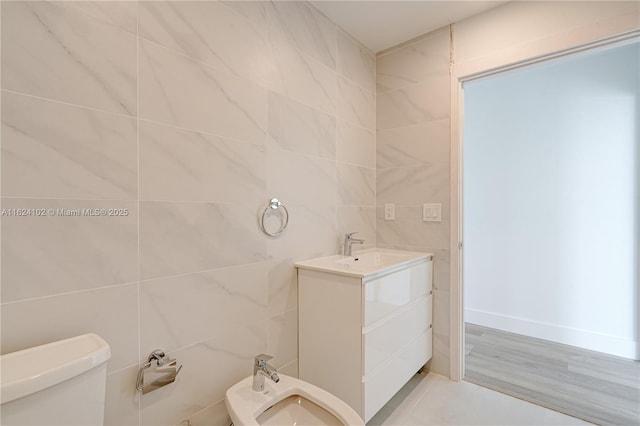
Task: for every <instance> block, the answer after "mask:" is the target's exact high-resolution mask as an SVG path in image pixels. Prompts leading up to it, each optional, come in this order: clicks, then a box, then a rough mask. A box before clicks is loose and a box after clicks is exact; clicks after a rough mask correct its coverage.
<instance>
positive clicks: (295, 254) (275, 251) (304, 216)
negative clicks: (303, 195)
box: [267, 204, 341, 262]
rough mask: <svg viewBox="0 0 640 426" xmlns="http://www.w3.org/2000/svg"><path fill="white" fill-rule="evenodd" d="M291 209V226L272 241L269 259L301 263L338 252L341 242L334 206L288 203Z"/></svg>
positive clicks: (269, 246) (268, 248) (269, 245)
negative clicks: (301, 261)
mask: <svg viewBox="0 0 640 426" xmlns="http://www.w3.org/2000/svg"><path fill="white" fill-rule="evenodd" d="M287 209H289V214H290V219H289V226H288V227H287V229H286V230H285V231H284V232H283V233H282V235H280V236H279V237H276V238H271V239H269V242H268V245H267V253H268V255H269V260H272V261H276V262H279V261H283V260H285V259H292V260H293V261H298V260H305V259H312V258H314V257H320V256H328V255H331V254H337V253H338V249H339V246H340V243H341V241H340V235H338V232H337V229H336V206H335V205H334V204H326V205H315V206H304V205H300V204H287ZM268 226H269V225H268Z"/></svg>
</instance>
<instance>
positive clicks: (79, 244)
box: [2, 198, 138, 302]
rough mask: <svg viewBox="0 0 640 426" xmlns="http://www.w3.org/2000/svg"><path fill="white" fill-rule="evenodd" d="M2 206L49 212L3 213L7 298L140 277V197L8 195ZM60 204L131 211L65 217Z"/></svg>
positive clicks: (4, 298)
mask: <svg viewBox="0 0 640 426" xmlns="http://www.w3.org/2000/svg"><path fill="white" fill-rule="evenodd" d="M2 208H3V209H8V211H11V209H34V210H32V211H33V214H46V216H37V215H36V216H8V215H7V216H3V217H2V301H3V302H12V301H16V300H23V299H30V298H36V297H43V296H48V295H53V294H59V293H67V292H71V291H78V290H87V289H91V288H96V287H102V286H108V285H115V284H123V283H127V282H133V281H136V280H137V279H138V259H137V257H138V255H137V253H138V237H137V223H138V218H137V212H136V203H135V202H134V201H77V200H48V199H35V198H31V199H24V198H5V199H3V200H2ZM58 209H64V210H65V211H67V210H73V211H74V214H75V210H76V209H78V210H79V211H78V214H81V213H82V209H91V210H93V209H128V215H127V216H99V217H97V216H61V215H59V214H60V212H59V211H58ZM50 210H54V211H55V213H53V215H50V214H52V212H51V211H50ZM56 214H57V215H56Z"/></svg>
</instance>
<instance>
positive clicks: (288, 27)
mask: <svg viewBox="0 0 640 426" xmlns="http://www.w3.org/2000/svg"><path fill="white" fill-rule="evenodd" d="M268 13H269V37H270V38H271V39H272V40H275V41H277V42H278V43H282V42H286V43H289V44H290V45H291V46H295V47H296V48H298V49H300V50H302V51H303V52H305V53H307V54H308V55H310V56H312V57H313V58H315V59H316V60H319V61H321V62H322V63H323V64H325V65H326V66H328V67H330V68H332V69H334V70H335V69H336V44H337V35H338V34H337V27H336V24H335V23H333V22H331V20H329V19H328V18H327V17H326V16H324V15H323V14H322V13H320V12H318V11H317V10H316V9H315V8H314V7H313V6H311V4H309V3H308V2H298V1H274V2H270V3H269V10H268Z"/></svg>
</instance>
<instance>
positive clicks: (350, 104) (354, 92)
mask: <svg viewBox="0 0 640 426" xmlns="http://www.w3.org/2000/svg"><path fill="white" fill-rule="evenodd" d="M338 118H340V119H342V120H344V121H347V122H349V123H351V124H357V125H359V126H362V127H364V128H366V129H375V128H376V95H375V93H374V92H373V91H369V90H366V89H363V88H362V87H360V86H358V85H356V84H353V83H352V82H350V81H349V80H347V79H345V78H344V77H339V78H338Z"/></svg>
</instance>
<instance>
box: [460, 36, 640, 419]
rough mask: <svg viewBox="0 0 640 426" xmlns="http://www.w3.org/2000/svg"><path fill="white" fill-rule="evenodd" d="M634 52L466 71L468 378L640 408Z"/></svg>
mask: <svg viewBox="0 0 640 426" xmlns="http://www.w3.org/2000/svg"><path fill="white" fill-rule="evenodd" d="M639 51H640V43H638V41H637V40H636V41H634V42H626V43H621V44H617V45H610V46H607V47H606V48H600V49H594V50H590V51H587V52H582V53H579V54H574V55H570V56H566V57H563V58H561V59H556V60H553V61H548V62H543V63H539V64H536V65H533V66H528V67H523V68H518V69H515V70H511V71H508V72H504V73H500V74H495V75H492V76H490V77H486V78H482V79H477V80H472V81H467V82H465V83H464V117H465V118H464V135H465V142H464V158H463V171H464V173H463V174H464V195H463V203H462V204H463V206H464V215H463V216H462V217H463V229H464V263H463V271H464V272H463V274H464V300H465V302H464V318H465V322H466V323H468V324H470V325H469V326H468V327H467V329H466V332H465V337H466V343H467V346H466V349H465V354H466V358H467V364H466V370H467V374H466V377H467V379H469V380H471V381H475V382H476V383H478V384H482V385H485V386H487V387H492V388H494V389H496V390H499V391H502V392H505V393H511V394H513V395H514V396H518V397H521V398H523V399H528V400H531V401H532V402H536V403H539V404H541V405H546V406H549V408H553V409H556V410H559V411H563V412H565V413H567V414H571V415H575V416H577V417H581V418H584V419H586V420H590V421H595V422H597V423H603V422H606V423H636V422H637V418H638V416H639V415H640V413H639V412H638V407H640V379H638V377H640V368H639V366H640V364H639V363H638V362H637V361H634V360H637V359H638V358H640V353H639V349H638V348H639V344H638V341H639V340H640V339H639V333H640V330H639V328H640V325H639V306H640V302H639V298H640V296H639V292H638V268H639V265H638V257H639V256H638V253H639V252H638V239H639V237H638V235H639V231H638V229H639V227H638V226H639V219H638V217H639V206H638V204H639V203H638V198H639V197H638V193H639V186H640V185H639V184H638V181H639V177H638V176H639V175H638V168H639V167H638V166H639V164H640V161H639V159H638V158H639V155H640V153H639V151H640V150H639V149H638V132H639V130H638V128H639V125H638V114H639V113H640V107H639V99H640V93H639V82H638V75H640V68H639V65H638V64H639V62H640V59H639V55H638V52H639ZM629 378H631V379H629ZM545 391H546V394H545ZM553 401H557V402H558V403H557V404H556V405H555V406H553V405H552V402H553ZM550 404H551V406H550ZM607 407H609V408H610V410H608V409H607ZM574 408H575V409H574ZM572 410H573V411H572ZM608 411H610V412H608ZM607 412H608V414H607ZM598 415H604V416H605V417H604V418H601V417H598ZM620 416H622V417H620Z"/></svg>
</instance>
